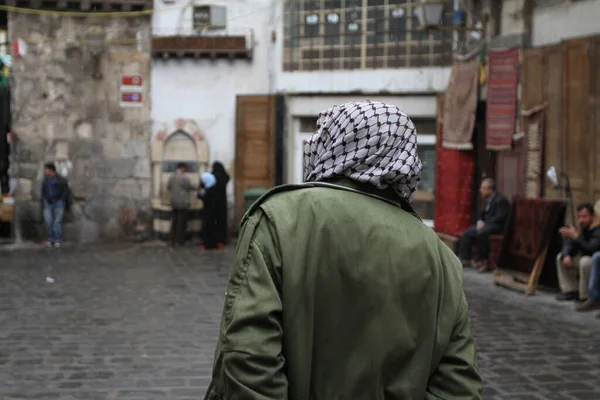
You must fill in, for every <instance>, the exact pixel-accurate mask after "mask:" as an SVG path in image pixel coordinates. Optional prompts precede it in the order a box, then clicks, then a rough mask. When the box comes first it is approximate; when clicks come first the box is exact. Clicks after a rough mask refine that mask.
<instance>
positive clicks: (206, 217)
mask: <svg viewBox="0 0 600 400" xmlns="http://www.w3.org/2000/svg"><path fill="white" fill-rule="evenodd" d="M217 193H218V192H217V180H216V178H215V176H214V175H213V174H211V173H210V172H204V173H203V174H202V175H200V193H199V194H198V198H199V199H201V200H202V203H203V205H202V244H201V245H200V249H202V250H206V249H216V248H217V247H222V246H219V241H218V240H217V236H216V234H217V218H216V217H217V200H218V198H217V197H218V194H217Z"/></svg>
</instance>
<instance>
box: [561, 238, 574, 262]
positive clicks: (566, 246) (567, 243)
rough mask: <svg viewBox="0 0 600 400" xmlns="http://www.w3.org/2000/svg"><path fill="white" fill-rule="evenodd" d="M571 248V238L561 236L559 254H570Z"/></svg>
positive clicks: (563, 256) (563, 255) (564, 255)
mask: <svg viewBox="0 0 600 400" xmlns="http://www.w3.org/2000/svg"><path fill="white" fill-rule="evenodd" d="M572 250H573V241H572V240H571V239H567V238H563V247H562V250H561V251H560V255H561V256H562V258H565V257H566V256H570V255H571V252H572Z"/></svg>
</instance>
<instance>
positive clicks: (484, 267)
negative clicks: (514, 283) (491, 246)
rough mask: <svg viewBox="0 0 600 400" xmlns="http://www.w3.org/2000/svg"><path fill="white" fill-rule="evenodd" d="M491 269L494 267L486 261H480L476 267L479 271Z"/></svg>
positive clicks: (490, 270)
mask: <svg viewBox="0 0 600 400" xmlns="http://www.w3.org/2000/svg"><path fill="white" fill-rule="evenodd" d="M493 270H494V268H493V267H492V266H491V265H490V263H489V262H488V261H482V262H481V263H480V264H479V269H477V271H478V272H479V273H484V272H492V271H493Z"/></svg>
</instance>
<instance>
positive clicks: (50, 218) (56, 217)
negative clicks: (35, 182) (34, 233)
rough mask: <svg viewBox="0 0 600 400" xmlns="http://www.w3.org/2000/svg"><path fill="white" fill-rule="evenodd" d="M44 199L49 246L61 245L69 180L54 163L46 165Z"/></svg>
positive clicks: (43, 185)
mask: <svg viewBox="0 0 600 400" xmlns="http://www.w3.org/2000/svg"><path fill="white" fill-rule="evenodd" d="M44 175H45V178H44V181H43V183H42V199H43V202H44V221H45V223H46V232H47V233H48V241H47V243H46V244H47V246H48V247H57V248H58V247H60V246H61V241H62V223H63V217H64V215H65V206H66V203H67V200H68V196H69V187H68V185H67V181H66V180H65V179H64V178H63V177H61V176H60V175H58V174H57V173H56V166H55V165H54V163H47V164H46V165H44Z"/></svg>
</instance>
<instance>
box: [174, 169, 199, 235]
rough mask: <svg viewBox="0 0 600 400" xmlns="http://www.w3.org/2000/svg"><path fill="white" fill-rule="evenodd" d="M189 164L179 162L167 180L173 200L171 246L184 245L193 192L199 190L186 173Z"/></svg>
mask: <svg viewBox="0 0 600 400" xmlns="http://www.w3.org/2000/svg"><path fill="white" fill-rule="evenodd" d="M186 172H187V165H186V164H185V163H179V164H177V169H176V170H175V173H174V174H173V175H171V177H170V178H169V180H168V181H167V191H168V192H169V201H170V202H171V207H172V209H173V210H172V214H171V246H173V247H175V246H183V245H184V244H185V236H186V234H187V220H188V213H189V210H190V205H191V193H190V192H193V191H196V190H198V187H197V186H194V185H193V184H192V182H191V181H190V179H189V178H188V177H187V176H186V175H185V173H186Z"/></svg>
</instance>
